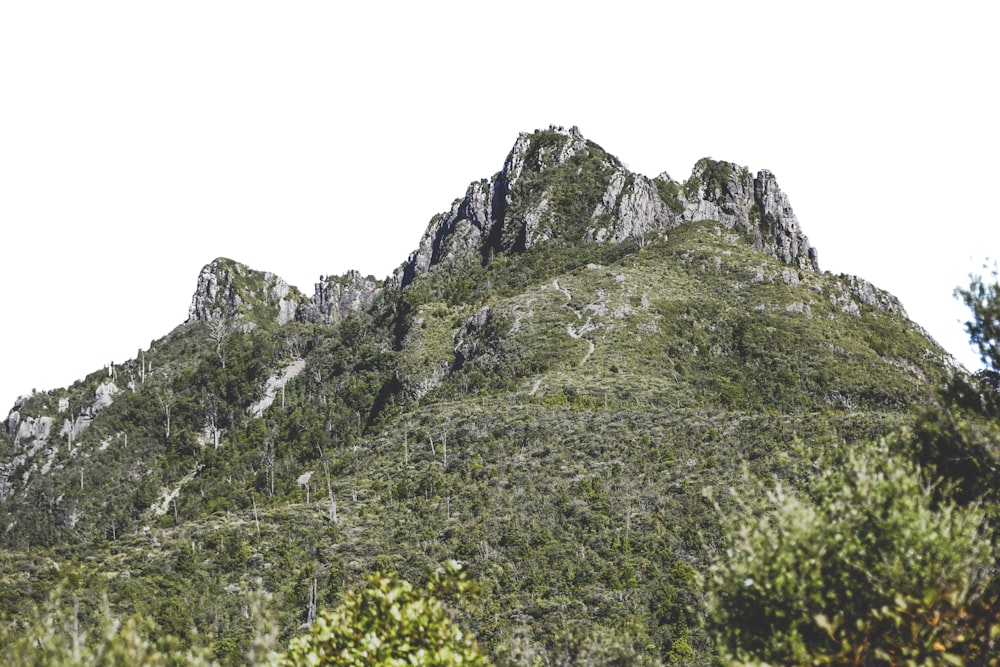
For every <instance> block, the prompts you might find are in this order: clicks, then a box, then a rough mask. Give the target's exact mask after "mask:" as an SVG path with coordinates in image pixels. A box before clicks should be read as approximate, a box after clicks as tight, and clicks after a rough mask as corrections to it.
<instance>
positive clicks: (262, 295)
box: [187, 258, 304, 330]
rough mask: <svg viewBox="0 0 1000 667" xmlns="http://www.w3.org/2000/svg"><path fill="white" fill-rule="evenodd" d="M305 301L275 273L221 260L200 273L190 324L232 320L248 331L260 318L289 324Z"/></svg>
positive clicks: (191, 309)
mask: <svg viewBox="0 0 1000 667" xmlns="http://www.w3.org/2000/svg"><path fill="white" fill-rule="evenodd" d="M303 301H304V298H303V297H302V295H301V294H300V293H299V291H298V290H296V289H295V288H294V287H291V286H290V285H289V284H288V283H286V282H285V281H284V280H282V279H281V278H280V277H278V276H276V275H274V274H273V273H264V272H260V271H254V270H252V269H250V268H249V267H248V266H246V265H244V264H240V263H239V262H234V261H232V260H229V259H225V258H219V259H216V260H215V261H214V262H212V263H211V264H208V265H206V266H205V268H203V269H202V270H201V274H199V276H198V287H197V288H196V289H195V293H194V296H193V297H192V298H191V307H190V308H188V319H187V321H188V322H199V321H200V322H208V321H212V320H221V319H230V320H234V321H235V322H237V323H238V325H239V326H240V327H241V328H243V329H245V330H249V329H252V328H253V327H254V326H255V322H254V319H256V318H261V317H263V318H268V319H271V318H274V319H276V320H277V322H278V324H286V323H288V322H291V321H292V320H294V319H295V315H296V313H297V312H298V309H299V306H300V305H301V304H302V302H303Z"/></svg>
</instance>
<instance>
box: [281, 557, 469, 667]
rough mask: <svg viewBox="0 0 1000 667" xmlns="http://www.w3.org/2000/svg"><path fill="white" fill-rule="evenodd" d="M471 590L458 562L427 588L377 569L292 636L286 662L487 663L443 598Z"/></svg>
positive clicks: (446, 569) (369, 664) (367, 663)
mask: <svg viewBox="0 0 1000 667" xmlns="http://www.w3.org/2000/svg"><path fill="white" fill-rule="evenodd" d="M470 592H471V583H470V582H469V581H468V580H466V579H465V577H464V574H463V573H462V572H461V569H460V567H459V565H458V563H456V562H454V561H451V562H449V563H448V565H447V566H446V568H445V569H443V570H440V571H438V572H436V573H435V574H434V576H433V577H432V578H431V580H430V581H429V582H428V583H427V585H426V587H425V588H424V589H416V588H414V587H413V585H411V584H410V583H409V582H407V581H403V580H399V581H397V580H395V579H393V578H390V577H387V576H383V575H382V574H379V573H375V574H373V575H372V576H370V577H369V578H368V584H367V586H365V587H364V588H363V589H361V591H359V592H357V593H355V592H353V591H352V592H349V593H348V594H347V596H346V598H345V600H344V603H343V604H342V605H341V606H340V607H338V608H337V609H335V610H333V611H332V612H322V613H320V614H319V616H318V617H317V618H316V621H315V623H313V625H312V627H310V628H309V632H308V633H307V634H306V635H303V636H301V637H297V638H296V639H293V640H292V642H291V644H290V645H289V648H288V651H287V652H286V654H285V657H284V660H283V662H282V664H283V665H358V666H360V665H368V666H372V667H377V666H380V665H413V666H416V665H440V666H447V665H473V666H475V665H486V664H488V663H487V662H486V658H485V657H484V656H483V655H482V654H481V653H480V651H479V647H478V646H477V645H476V642H475V640H474V639H473V638H472V636H471V635H470V634H468V633H466V632H463V631H462V630H461V629H460V628H459V627H458V626H457V625H455V623H454V622H453V621H452V619H451V617H450V616H449V614H448V612H447V610H446V609H445V606H444V602H443V601H442V599H443V598H452V599H456V600H461V599H462V598H464V597H465V596H467V595H468V594H469V593H470Z"/></svg>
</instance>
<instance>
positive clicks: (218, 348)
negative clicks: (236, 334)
mask: <svg viewBox="0 0 1000 667" xmlns="http://www.w3.org/2000/svg"><path fill="white" fill-rule="evenodd" d="M232 331H233V327H232V322H230V320H229V318H228V317H221V316H220V317H219V318H218V319H212V320H209V321H208V337H209V338H210V339H211V340H212V342H213V343H215V354H217V355H218V356H219V362H221V363H222V367H223V368H225V367H226V355H225V354H223V350H222V344H223V343H224V342H225V341H226V338H228V337H229V334H231V333H232Z"/></svg>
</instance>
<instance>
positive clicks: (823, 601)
mask: <svg viewBox="0 0 1000 667" xmlns="http://www.w3.org/2000/svg"><path fill="white" fill-rule="evenodd" d="M900 444H901V443H899V442H898V438H889V439H884V440H881V441H879V442H878V443H877V444H866V445H862V446H861V447H859V448H857V449H855V450H853V451H851V452H848V453H847V455H846V460H844V457H843V456H842V455H841V454H840V453H838V454H837V455H836V456H828V457H826V458H822V459H817V460H816V462H815V464H814V468H815V469H814V471H812V474H810V475H808V476H809V479H808V482H807V483H806V484H805V485H804V489H803V491H800V492H796V491H793V490H791V489H788V488H786V486H785V485H783V484H782V483H780V482H776V483H774V486H773V488H770V489H768V488H766V487H759V486H758V487H756V488H755V485H753V484H750V485H748V488H745V489H741V490H740V491H739V492H738V493H739V495H738V496H735V497H733V498H730V499H728V500H729V502H730V503H731V504H732V505H733V506H735V508H736V509H735V511H733V507H730V509H729V511H727V512H726V513H725V516H724V519H723V520H724V522H725V523H726V524H727V533H728V534H729V536H730V541H729V542H727V543H726V546H725V549H726V551H724V552H722V553H720V555H722V554H724V555H722V557H721V558H720V560H719V562H718V564H717V565H716V566H715V567H714V568H713V570H712V571H711V574H710V585H709V588H710V590H711V599H710V603H709V610H710V611H709V613H710V616H711V620H712V622H713V625H714V627H715V628H716V629H717V631H718V632H719V635H720V638H721V640H722V642H721V644H722V646H723V647H728V650H729V651H731V652H732V655H731V656H730V657H731V658H733V659H736V660H738V661H739V662H740V663H741V664H742V663H748V662H753V663H756V662H758V661H760V662H764V663H770V664H837V665H853V664H870V662H871V661H876V662H878V663H880V664H882V663H885V664H904V663H897V661H910V660H912V661H914V662H912V663H909V662H907V663H905V664H942V663H947V664H986V663H985V659H986V658H988V657H991V655H992V651H990V650H989V647H990V642H991V639H992V638H991V637H990V633H991V632H997V633H1000V624H997V625H994V626H993V627H992V628H987V632H986V634H985V635H982V634H978V633H977V632H976V629H977V628H976V626H977V624H979V623H980V622H983V621H986V619H987V618H988V613H989V607H990V603H992V600H991V599H989V598H988V597H986V596H987V592H988V591H987V589H988V587H989V586H990V585H991V584H992V583H993V579H994V577H995V576H996V572H995V569H994V558H995V556H994V553H993V544H994V541H993V535H992V533H991V530H990V529H989V527H988V526H987V522H986V515H985V513H984V512H983V511H982V510H981V509H980V508H978V507H976V506H958V505H956V504H955V503H954V502H951V501H945V502H938V501H937V499H936V498H935V494H934V487H933V485H932V481H933V480H929V479H928V478H927V475H926V474H925V472H924V471H922V470H921V469H920V468H919V467H917V466H915V465H914V464H913V463H911V462H910V461H909V460H908V459H907V458H906V456H905V452H904V451H903V450H904V449H905V448H903V447H901V446H900ZM798 454H799V455H800V456H804V455H807V454H808V452H807V451H805V450H804V449H801V450H800V451H799V452H798ZM807 474H808V473H807ZM747 491H749V493H747ZM744 498H746V500H745V499H744ZM963 660H964V661H965V662H963Z"/></svg>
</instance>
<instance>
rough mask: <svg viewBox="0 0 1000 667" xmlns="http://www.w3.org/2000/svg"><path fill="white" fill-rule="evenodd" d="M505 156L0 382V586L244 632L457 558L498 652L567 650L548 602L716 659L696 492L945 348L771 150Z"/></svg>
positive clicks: (867, 420) (214, 637) (597, 638)
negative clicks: (165, 323) (854, 258)
mask: <svg viewBox="0 0 1000 667" xmlns="http://www.w3.org/2000/svg"><path fill="white" fill-rule="evenodd" d="M504 164H505V166H504V169H503V170H501V172H498V174H497V175H495V176H494V177H493V178H492V179H491V180H483V181H478V182H474V183H473V184H472V185H471V186H470V187H469V189H468V190H467V192H466V196H465V197H464V198H462V199H459V200H456V202H455V203H454V204H453V206H452V207H451V209H449V211H447V212H444V213H441V214H439V215H438V216H435V217H434V218H432V220H431V221H430V223H429V224H428V226H427V228H426V231H425V233H424V235H423V236H422V238H421V242H420V245H419V247H418V248H417V250H416V251H414V252H413V253H412V254H411V255H410V256H409V258H408V259H407V260H406V261H405V262H404V263H403V264H402V265H401V266H400V267H399V269H398V270H397V271H396V272H395V273H394V274H393V275H392V276H389V277H388V278H386V279H385V280H382V281H377V280H375V279H374V278H372V277H362V276H361V275H360V274H359V273H357V272H348V273H347V274H345V275H344V276H332V277H331V276H326V277H321V278H320V280H319V282H318V283H317V284H316V285H315V291H314V295H313V296H312V297H307V296H306V295H305V294H303V293H302V292H301V291H299V290H298V289H296V288H294V287H293V286H290V285H288V284H287V283H286V282H285V281H284V280H282V279H281V278H280V277H278V276H276V275H274V274H271V273H268V272H261V271H256V270H254V269H251V268H249V267H247V266H245V265H243V264H240V263H239V262H234V261H232V260H229V259H226V258H218V259H216V260H215V261H213V262H211V263H209V264H207V265H206V266H205V268H204V269H203V270H202V272H201V273H200V274H199V277H198V284H197V288H196V290H195V293H194V296H193V297H192V301H191V308H190V311H189V318H188V321H187V322H186V323H184V324H182V325H179V326H178V327H176V328H175V329H174V330H173V331H171V332H170V333H168V334H167V335H166V336H164V337H163V338H161V339H159V340H156V341H153V343H151V345H150V346H149V348H148V349H143V350H139V352H138V354H137V355H136V357H135V358H134V359H130V360H127V361H124V362H121V363H116V364H112V365H110V366H108V367H105V368H104V369H100V370H98V371H95V372H94V373H92V374H90V375H88V376H87V377H86V378H84V379H82V380H80V381H78V382H76V383H74V384H72V385H70V386H68V387H65V388H60V389H56V390H52V391H49V392H41V393H37V394H34V395H31V396H28V397H24V398H22V399H19V401H18V402H17V403H16V404H15V407H14V409H13V410H12V411H11V412H10V413H9V414H8V418H7V420H6V423H5V428H4V429H3V432H2V433H0V525H2V526H4V527H5V528H4V530H3V532H0V546H2V547H3V548H4V549H5V550H8V551H9V553H11V554H13V555H12V556H11V558H10V559H8V560H7V561H0V579H2V580H3V581H5V582H8V591H9V599H10V601H11V602H10V605H11V608H12V609H17V610H19V612H18V613H23V614H28V613H30V612H28V611H27V609H28V606H27V605H28V604H29V601H30V599H31V595H32V594H34V593H36V592H37V591H40V590H48V588H47V587H48V586H49V580H48V579H46V578H45V576H46V575H44V573H43V574H41V575H40V574H38V569H39V568H38V567H36V566H31V565H25V563H30V562H31V558H32V554H33V553H35V551H38V552H40V553H45V554H47V555H48V557H50V558H52V559H53V562H56V563H58V564H59V567H61V568H63V570H64V571H69V572H73V573H75V576H77V578H78V580H79V581H81V582H85V583H83V584H80V586H81V587H82V590H84V591H86V593H87V595H93V596H95V599H96V597H99V594H100V593H104V594H106V595H108V597H109V599H110V604H111V605H112V606H113V607H114V609H116V610H129V609H132V610H137V611H139V612H142V613H144V614H146V615H148V616H149V617H151V618H154V619H156V620H157V622H162V623H167V622H169V623H171V624H172V625H171V626H170V627H173V628H177V627H178V622H177V621H176V618H177V617H178V615H179V617H180V618H181V619H182V621H183V622H182V623H180V627H181V630H182V631H183V632H185V633H187V634H186V635H185V636H187V637H188V639H187V641H191V642H194V641H210V642H213V646H214V649H213V650H216V651H217V652H219V651H222V648H221V647H222V646H224V645H225V641H228V640H227V639H226V638H227V637H228V638H232V640H233V641H234V642H237V643H239V642H243V643H244V645H245V644H246V643H247V642H250V641H251V639H250V635H249V634H248V633H249V632H250V630H248V629H247V628H246V625H245V624H244V623H243V621H242V620H240V619H244V620H245V617H244V616H243V610H244V609H246V608H247V605H248V604H250V602H249V600H250V598H251V597H252V595H256V594H257V593H258V592H261V591H263V592H266V593H267V594H268V595H271V596H273V603H272V604H273V609H274V610H275V611H274V614H275V618H276V619H277V620H276V621H275V623H276V624H277V626H276V627H278V628H280V631H278V630H276V631H275V632H276V633H279V632H280V635H281V637H282V638H287V637H289V636H290V635H292V634H294V633H295V631H296V628H298V627H299V626H300V625H302V624H303V623H304V622H308V620H309V619H310V618H311V613H310V612H309V611H307V610H308V609H312V612H313V613H314V612H315V606H316V605H317V604H319V605H326V604H330V602H331V601H333V600H335V599H337V597H338V596H339V595H340V594H341V593H342V591H343V590H345V589H346V588H349V587H350V586H352V585H355V584H356V583H357V582H358V581H359V580H360V578H361V577H362V575H363V574H364V573H365V572H370V571H374V570H377V569H378V570H382V571H386V570H396V571H399V572H401V573H402V574H404V575H406V576H409V577H411V578H417V577H419V576H420V572H421V571H423V570H424V569H425V568H433V567H434V566H435V565H436V564H437V563H440V562H441V561H442V560H444V559H448V558H457V559H459V560H462V561H463V562H465V563H467V565H468V568H469V572H470V574H471V576H473V577H474V578H475V579H476V580H477V581H479V582H480V585H481V586H482V587H483V596H484V597H483V602H482V603H481V605H479V606H477V607H476V608H475V609H474V610H473V611H471V612H469V622H470V624H471V625H472V626H473V627H474V629H475V631H476V632H477V634H478V636H479V637H480V639H481V641H482V642H483V643H484V645H486V646H487V647H488V648H489V649H490V651H492V654H493V656H494V658H496V659H497V660H498V662H500V664H520V662H519V659H518V658H516V657H511V656H516V655H521V656H522V657H523V656H529V657H530V656H532V655H533V656H535V657H538V658H539V659H541V657H540V656H543V655H552V653H551V652H553V651H556V650H557V649H558V647H560V646H563V647H564V648H565V649H566V650H569V648H567V647H566V645H565V644H560V642H566V641H568V640H567V639H566V635H564V634H561V633H563V632H564V631H565V628H566V627H572V628H575V629H576V630H574V632H575V633H576V634H573V635H572V636H573V637H575V639H574V640H573V641H574V642H576V643H577V644H581V645H584V646H589V647H591V648H592V649H593V650H595V651H596V650H598V648H599V645H600V643H601V642H606V643H607V642H611V643H614V642H619V641H624V642H626V643H627V644H628V647H627V648H628V651H631V652H632V653H631V654H634V655H636V656H644V658H643V659H645V660H646V661H647V662H650V661H654V660H663V661H665V662H668V663H671V662H677V661H678V660H679V658H677V656H679V655H681V654H684V655H688V654H691V655H696V656H698V657H699V659H701V660H702V661H703V662H710V658H709V657H710V656H711V655H712V650H713V649H712V644H711V638H710V637H708V636H707V635H706V634H705V631H704V629H703V627H702V626H701V624H700V620H699V613H700V612H698V611H697V609H698V607H697V604H698V603H697V600H698V599H699V596H700V595H701V591H700V589H699V585H700V584H699V583H698V581H699V580H698V573H701V574H704V571H705V569H704V568H705V567H706V566H707V563H708V559H709V555H710V554H711V550H712V548H713V545H714V544H715V543H716V540H717V539H718V536H719V522H718V517H717V511H718V510H717V509H716V508H713V507H712V506H711V504H710V503H708V502H707V501H706V499H705V497H704V496H703V495H702V493H701V492H702V489H704V488H708V487H718V488H728V487H730V486H738V485H739V484H740V481H739V480H740V479H741V475H745V474H750V473H753V474H759V475H761V476H763V477H765V478H770V477H771V476H775V477H780V478H782V479H784V478H788V479H790V480H793V481H794V479H796V475H798V474H799V472H797V471H798V468H796V466H797V465H799V464H800V463H801V462H799V461H797V460H795V461H790V460H789V458H788V451H789V446H790V445H789V443H792V442H804V443H810V446H811V447H813V448H814V450H815V451H825V450H827V449H831V448H845V449H846V448H850V447H852V446H853V445H854V444H855V443H858V442H860V441H863V440H866V439H870V438H875V437H878V436H879V435H880V434H883V433H885V432H886V431H887V430H888V429H891V428H895V427H898V426H905V425H907V424H910V423H912V420H913V415H912V409H913V406H920V405H930V404H933V403H934V402H935V401H936V400H937V399H936V398H935V396H934V394H933V392H932V391H931V388H932V387H940V386H944V385H945V384H946V382H947V381H948V380H949V378H951V377H953V375H954V374H955V373H956V369H955V368H953V367H952V366H951V364H950V363H949V361H948V356H947V354H946V353H944V351H943V350H941V349H940V347H939V346H937V345H936V344H935V343H934V342H933V341H932V340H929V339H928V338H927V337H926V336H925V334H924V333H923V332H922V330H920V329H919V327H918V326H917V325H916V324H914V323H913V322H911V321H910V320H909V319H908V318H907V317H906V314H905V311H904V310H903V308H902V305H901V304H900V303H899V301H898V300H897V299H895V297H893V296H892V295H891V294H888V293H886V292H884V291H883V290H879V289H878V288H875V287H874V286H872V285H871V284H870V283H868V282H867V281H864V280H862V279H860V278H855V277H853V276H834V275H832V274H830V273H828V272H821V271H819V269H818V261H817V253H816V252H815V250H814V249H812V248H811V246H810V245H809V243H808V239H807V238H806V237H805V235H804V234H803V233H802V231H801V229H800V227H799V224H798V221H797V219H796V218H795V216H794V213H793V212H792V210H791V207H790V205H789V204H788V200H787V197H786V196H785V195H784V194H783V193H782V192H781V191H780V189H778V188H777V184H776V182H775V181H774V179H773V176H772V175H770V174H769V173H768V172H763V171H762V172H759V173H758V174H757V175H756V176H753V175H751V174H750V172H749V170H746V169H744V168H742V167H738V166H735V165H732V164H730V163H724V162H718V161H714V160H708V159H705V160H700V161H699V162H698V163H697V164H696V165H695V167H694V169H693V171H692V177H691V178H689V179H688V180H687V181H686V182H684V183H678V182H675V181H673V180H672V179H670V178H669V176H666V175H661V176H659V177H657V178H655V179H647V178H646V177H641V176H638V175H635V174H631V173H630V172H628V171H627V170H625V169H624V167H622V166H621V163H620V161H618V160H617V158H613V156H610V155H609V154H607V153H606V152H605V151H604V150H603V149H601V148H600V147H599V146H597V145H596V144H593V143H592V142H588V141H587V140H585V139H583V137H582V135H580V134H579V131H578V130H575V129H571V130H568V131H567V130H561V129H559V128H552V129H550V130H543V131H540V132H536V133H534V134H530V135H529V134H522V135H521V136H520V137H519V139H518V141H517V142H516V143H515V147H514V149H512V151H511V153H510V154H509V155H508V158H507V160H506V161H505V163H504ZM518 165H519V166H518ZM515 173H516V178H515V177H514V175H515ZM504 174H507V175H506V176H504ZM508 196H509V201H508ZM494 203H495V204H496V205H495V206H494ZM685 216H686V217H685ZM702 216H715V218H721V219H715V218H712V217H705V218H703V217H702ZM67 550H69V552H67ZM76 550H80V552H81V553H83V554H85V556H84V557H80V558H78V557H77V556H73V558H74V559H75V560H73V562H68V561H67V560H66V558H65V554H66V553H76ZM5 563H6V565H5ZM22 571H25V572H31V574H29V575H22V574H21V572H22ZM32 577H34V578H32ZM184 586H186V588H184ZM190 628H196V629H197V630H198V632H197V633H191V632H190ZM195 637H199V638H204V639H195ZM623 637H624V638H626V639H622V638H623ZM560 638H561V639H560ZM574 646H575V645H574ZM685 646H686V647H687V648H686V649H685V648H684V647H685ZM559 650H562V649H559ZM622 650H625V649H622ZM685 651H688V653H685ZM547 652H548V653H547ZM234 655H235V654H234ZM505 655H506V656H508V657H507V658H504V657H503V656H505ZM671 656H673V657H671ZM610 659H611V658H610V657H608V660H610ZM637 659H638V658H637ZM503 660H507V662H506V663H505V662H503ZM524 661H525V662H529V663H530V662H531V660H528V659H525V660H524ZM237 663H238V657H236V658H233V659H232V660H231V662H230V663H228V664H237Z"/></svg>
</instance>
